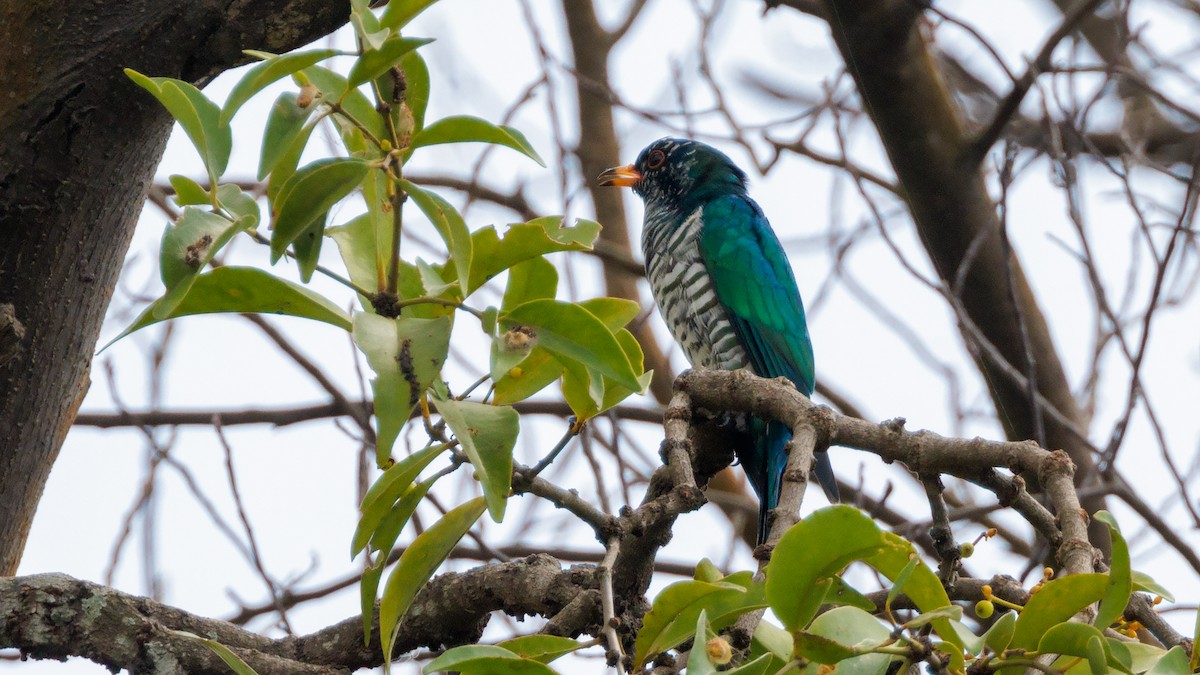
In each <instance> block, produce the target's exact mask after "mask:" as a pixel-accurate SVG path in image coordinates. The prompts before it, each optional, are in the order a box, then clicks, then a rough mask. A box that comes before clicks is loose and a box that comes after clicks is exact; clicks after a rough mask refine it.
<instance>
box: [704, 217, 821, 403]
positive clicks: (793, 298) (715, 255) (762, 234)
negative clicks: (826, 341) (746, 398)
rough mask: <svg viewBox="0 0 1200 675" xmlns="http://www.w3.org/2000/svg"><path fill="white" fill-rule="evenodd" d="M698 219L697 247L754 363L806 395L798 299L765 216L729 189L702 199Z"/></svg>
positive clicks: (808, 354) (804, 330)
mask: <svg viewBox="0 0 1200 675" xmlns="http://www.w3.org/2000/svg"><path fill="white" fill-rule="evenodd" d="M701 222H702V223H703V225H702V227H701V231H700V253H701V255H702V256H703V258H704V264H705V266H706V267H707V268H708V271H709V274H710V275H711V276H712V283H713V287H714V289H715V290H716V294H717V299H718V300H719V301H720V303H721V305H722V306H723V307H724V308H725V310H726V311H727V312H728V313H729V316H730V319H731V320H732V322H733V326H734V330H735V331H736V332H737V334H738V337H739V338H740V340H741V343H742V345H743V347H744V348H745V349H746V351H747V353H748V355H749V357H750V361H751V363H752V364H753V365H754V369H755V370H756V371H757V372H758V374H759V375H762V376H764V377H780V376H783V377H786V378H788V379H790V380H791V381H792V382H795V383H796V387H797V388H798V389H800V391H802V392H803V393H804V394H806V395H812V391H813V386H814V381H815V371H814V366H813V350H812V342H811V340H810V339H809V337H808V325H807V322H806V321H805V318H804V305H803V303H802V302H801V300H800V292H799V290H798V289H797V288H796V278H795V276H794V275H793V274H792V268H791V266H790V265H789V264H788V260H787V256H786V254H785V253H784V251H783V246H782V245H781V244H780V243H779V238H778V237H776V236H775V233H774V231H772V230H771V226H770V224H769V223H768V222H767V219H766V216H764V215H763V213H762V211H761V210H760V209H759V208H758V205H756V204H755V203H754V202H752V201H751V200H750V199H749V198H747V197H743V196H739V195H730V196H727V197H722V198H720V199H715V200H713V201H711V202H709V203H708V204H706V205H705V206H704V211H703V212H702V213H701Z"/></svg>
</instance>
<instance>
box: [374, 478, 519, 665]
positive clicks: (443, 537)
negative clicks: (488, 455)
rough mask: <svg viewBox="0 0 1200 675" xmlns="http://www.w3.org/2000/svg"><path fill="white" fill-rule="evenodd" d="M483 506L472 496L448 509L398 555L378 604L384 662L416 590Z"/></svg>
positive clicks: (455, 543)
mask: <svg viewBox="0 0 1200 675" xmlns="http://www.w3.org/2000/svg"><path fill="white" fill-rule="evenodd" d="M486 506H487V504H486V502H484V499H483V497H476V498H475V499H472V500H471V501H469V502H466V503H465V504H462V505H460V506H457V507H455V508H453V509H451V510H450V511H449V512H448V513H446V515H444V516H442V518H441V519H440V520H438V521H437V522H436V523H434V524H433V525H431V526H430V527H429V529H427V530H425V531H424V532H422V533H421V534H419V535H417V538H416V539H414V540H413V542H412V543H411V544H409V545H408V547H407V548H405V549H404V553H403V554H401V555H400V561H399V562H398V563H396V567H395V569H393V570H392V573H391V574H390V575H389V576H388V580H387V584H386V585H385V586H384V589H383V599H382V600H381V601H380V604H379V636H380V639H381V640H382V642H383V657H384V662H385V663H388V662H391V660H392V647H393V645H394V643H395V640H396V633H397V632H398V631H399V629H400V620H401V619H402V618H404V614H405V613H406V612H408V608H409V607H411V606H412V602H413V600H414V599H415V598H416V597H417V593H418V592H420V590H421V589H422V588H424V586H425V582H427V581H429V578H430V577H431V576H433V573H434V572H435V571H437V568H438V566H440V565H441V564H442V561H444V560H445V559H446V556H448V555H450V551H452V550H453V549H454V547H455V546H456V545H457V544H458V540H459V539H462V537H463V535H464V534H466V533H467V530H469V529H471V526H472V525H474V524H475V521H477V520H479V516H481V515H483V511H484V509H485V508H486ZM534 663H536V662H534Z"/></svg>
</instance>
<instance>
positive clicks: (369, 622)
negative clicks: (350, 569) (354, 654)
mask: <svg viewBox="0 0 1200 675" xmlns="http://www.w3.org/2000/svg"><path fill="white" fill-rule="evenodd" d="M383 558H384V560H383V561H382V562H381V563H378V564H376V565H372V566H371V567H368V568H366V569H365V570H363V573H362V579H361V580H360V581H359V582H358V604H359V611H360V613H361V614H362V627H363V645H364V646H370V645H371V628H373V627H374V626H375V596H376V595H377V594H378V593H379V580H380V579H381V578H383V569H384V567H385V566H386V562H387V558H386V556H384V557H383Z"/></svg>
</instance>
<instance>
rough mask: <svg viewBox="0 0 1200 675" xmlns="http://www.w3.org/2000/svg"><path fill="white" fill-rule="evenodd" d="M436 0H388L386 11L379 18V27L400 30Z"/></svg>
mask: <svg viewBox="0 0 1200 675" xmlns="http://www.w3.org/2000/svg"><path fill="white" fill-rule="evenodd" d="M435 2H437V0H389V2H388V4H387V9H385V10H383V16H382V17H380V18H379V25H380V26H383V27H384V28H392V29H400V28H404V27H405V26H407V25H408V22H409V21H412V20H413V17H415V16H416V15H418V14H420V13H421V12H424V11H425V10H426V9H427V8H428V7H429V6H430V5H432V4H433V3H435Z"/></svg>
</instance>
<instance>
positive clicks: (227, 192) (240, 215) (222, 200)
mask: <svg viewBox="0 0 1200 675" xmlns="http://www.w3.org/2000/svg"><path fill="white" fill-rule="evenodd" d="M217 203H218V204H220V205H221V208H223V209H225V210H226V211H228V212H229V213H230V214H232V215H233V216H234V217H235V218H237V219H238V221H239V222H240V223H244V224H243V225H242V229H245V230H253V229H254V228H256V227H258V221H259V220H260V219H261V217H262V213H261V212H260V211H259V209H258V200H257V199H255V198H254V195H252V194H250V193H249V192H246V191H244V190H242V188H240V187H238V186H237V185H234V184H232V183H227V184H225V185H218V186H217Z"/></svg>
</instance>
